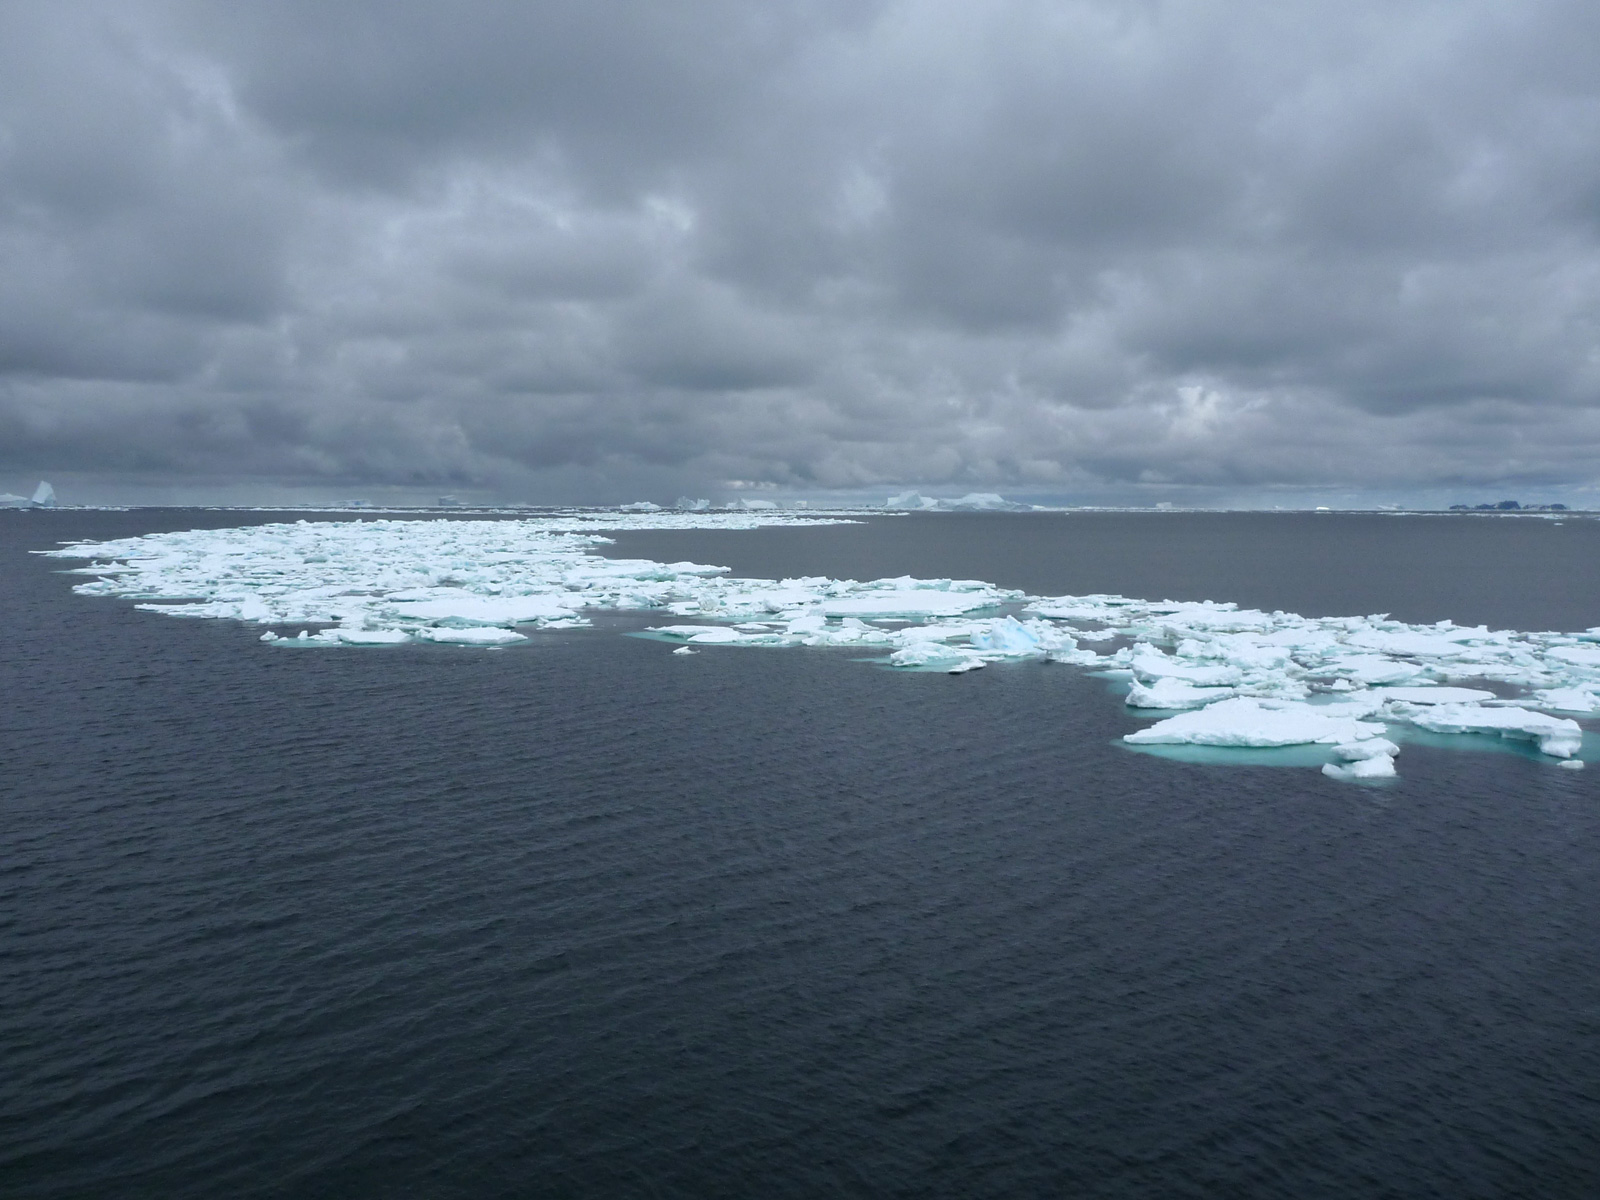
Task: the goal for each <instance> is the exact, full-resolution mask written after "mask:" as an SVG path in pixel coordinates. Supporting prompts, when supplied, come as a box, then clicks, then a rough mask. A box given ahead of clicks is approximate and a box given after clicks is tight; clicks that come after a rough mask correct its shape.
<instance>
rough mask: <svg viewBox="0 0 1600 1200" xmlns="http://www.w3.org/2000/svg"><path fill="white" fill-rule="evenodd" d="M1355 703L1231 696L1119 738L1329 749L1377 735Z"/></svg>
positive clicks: (1375, 726)
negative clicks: (1314, 744)
mask: <svg viewBox="0 0 1600 1200" xmlns="http://www.w3.org/2000/svg"><path fill="white" fill-rule="evenodd" d="M1370 711H1371V710H1370V709H1369V708H1368V707H1367V706H1365V705H1359V704H1327V705H1311V704H1307V703H1305V702H1304V701H1299V700H1256V699H1252V698H1250V697H1247V696H1235V697H1232V698H1230V699H1227V700H1218V701H1216V702H1215V703H1213V704H1209V705H1207V706H1206V707H1205V708H1202V709H1197V710H1195V711H1193V712H1186V713H1179V714H1178V715H1177V716H1175V717H1168V718H1167V719H1166V720H1164V721H1157V722H1156V723H1155V724H1154V725H1152V726H1150V727H1149V728H1148V729H1141V730H1139V731H1138V732H1137V733H1130V734H1128V735H1127V736H1126V737H1125V738H1124V739H1123V740H1124V741H1126V742H1129V743H1130V744H1132V745H1136V746H1162V745H1187V746H1238V747H1265V746H1303V745H1306V744H1308V743H1317V744H1322V745H1329V746H1335V745H1340V744H1344V743H1353V742H1359V741H1362V740H1364V739H1366V738H1375V737H1381V736H1382V734H1383V732H1384V726H1383V725H1381V724H1379V723H1378V722H1375V721H1363V720H1360V719H1358V716H1357V714H1358V713H1359V714H1360V715H1361V716H1365V715H1366V714H1367V713H1368V712H1370Z"/></svg>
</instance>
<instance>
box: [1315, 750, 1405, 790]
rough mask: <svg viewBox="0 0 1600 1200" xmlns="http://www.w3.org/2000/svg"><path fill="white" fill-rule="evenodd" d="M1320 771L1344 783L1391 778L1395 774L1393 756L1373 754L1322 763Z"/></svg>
mask: <svg viewBox="0 0 1600 1200" xmlns="http://www.w3.org/2000/svg"><path fill="white" fill-rule="evenodd" d="M1322 773H1323V774H1324V775H1326V776H1328V777H1329V778H1331V779H1340V780H1343V781H1345V782H1346V783H1360V782H1362V781H1364V780H1371V779H1392V778H1393V777H1394V774H1395V770H1394V756H1393V755H1389V754H1375V755H1373V756H1372V757H1370V758H1358V759H1356V760H1355V761H1353V762H1346V763H1323V764H1322Z"/></svg>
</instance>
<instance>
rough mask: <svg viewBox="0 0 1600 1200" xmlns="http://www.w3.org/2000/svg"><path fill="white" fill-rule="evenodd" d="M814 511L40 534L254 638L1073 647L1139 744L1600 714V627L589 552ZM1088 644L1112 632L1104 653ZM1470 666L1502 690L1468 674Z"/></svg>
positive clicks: (978, 662)
mask: <svg viewBox="0 0 1600 1200" xmlns="http://www.w3.org/2000/svg"><path fill="white" fill-rule="evenodd" d="M819 519H820V520H822V521H823V522H825V523H836V521H837V519H836V518H817V517H815V516H809V515H808V516H805V517H800V516H797V515H795V514H793V513H783V512H777V511H770V510H768V511H749V512H739V513H729V512H719V513H712V512H703V511H679V512H651V511H643V510H641V511H636V512H631V513H617V512H610V513H603V514H602V513H594V514H568V515H565V516H560V517H555V518H540V519H536V520H508V521H484V520H466V521H439V520H434V521H372V522H360V521H352V522H327V523H311V522H306V521H300V522H296V523H294V524H285V525H258V526H250V527H246V528H242V529H221V530H192V531H188V532H181V533H165V534H151V535H147V536H144V537H135V538H127V539H124V540H121V541H116V542H106V543H100V544H84V545H79V546H68V547H64V548H62V549H60V550H56V551H51V552H49V553H51V554H53V555H54V556H56V557H60V558H79V559H90V560H93V563H94V565H91V566H88V567H84V568H80V569H79V570H80V573H82V574H85V575H89V576H93V577H94V578H92V579H90V580H88V581H86V582H84V583H82V584H80V585H79V586H78V587H77V588H76V589H75V590H76V591H78V592H79V593H81V594H83V595H88V596H120V597H125V598H129V599H133V600H137V601H142V602H144V603H142V604H141V605H140V607H142V608H148V609H149V610H151V611H156V612H160V613H163V614H166V615H171V616H189V617H212V618H228V619H234V620H241V621H249V622H255V623H258V624H262V625H267V626H273V627H276V628H274V629H272V630H269V632H267V633H266V634H264V635H263V639H262V640H263V641H267V642H269V643H270V644H272V645H275V646H285V647H296V646H298V647H313V646H320V647H327V646H374V647H375V646H385V645H400V644H404V643H408V642H409V643H415V642H434V643H443V644H447V645H459V646H476V647H493V646H503V645H510V644H514V643H518V642H524V641H526V640H527V635H526V632H525V631H526V630H528V629H529V628H533V627H538V628H546V629H548V628H565V627H570V626H573V625H581V624H587V623H588V620H589V617H588V615H587V614H589V613H591V612H593V611H595V610H605V609H612V610H618V609H628V610H639V611H649V612H657V613H660V614H661V615H662V616H663V617H664V618H667V620H664V621H663V623H662V624H660V625H658V626H656V627H655V630H654V632H655V634H656V636H658V637H662V638H665V639H668V640H671V641H675V642H678V643H680V645H679V647H678V649H679V651H680V652H685V653H694V652H696V651H697V650H699V649H701V648H709V647H716V646H833V647H848V648H853V649H856V650H858V651H859V650H866V651H868V652H869V653H872V654H874V655H877V656H879V658H880V661H883V662H885V663H886V664H887V665H889V666H893V667H897V668H902V669H909V670H925V671H927V670H936V671H946V672H950V673H961V672H965V671H970V670H974V669H977V668H979V667H982V666H984V665H986V664H988V663H995V662H1003V661H1020V660H1033V661H1036V662H1054V663H1070V664H1074V665H1079V666H1085V667H1090V668H1094V669H1096V670H1098V671H1100V672H1101V673H1104V674H1107V675H1114V676H1117V677H1120V678H1123V679H1129V680H1130V687H1129V691H1128V697H1127V703H1128V706H1129V707H1130V708H1132V709H1135V710H1138V709H1171V710H1184V709H1187V710H1189V711H1185V712H1181V714H1180V715H1177V716H1172V717H1168V718H1167V719H1166V720H1162V721H1158V722H1156V723H1154V724H1152V725H1151V726H1149V727H1148V728H1145V729H1142V730H1139V731H1138V732H1136V733H1133V734H1129V735H1128V736H1127V741H1128V742H1130V743H1131V744H1133V745H1185V744H1187V745H1194V746H1211V747H1272V746H1291V745H1305V744H1311V745H1326V746H1335V747H1337V750H1336V751H1334V757H1335V758H1336V759H1337V760H1338V761H1336V762H1332V763H1329V764H1327V767H1326V768H1325V772H1326V774H1328V775H1329V776H1331V777H1334V778H1340V779H1350V780H1362V779H1373V778H1381V777H1385V776H1387V775H1388V774H1392V773H1393V769H1394V754H1395V752H1396V751H1395V747H1394V745H1393V743H1392V742H1390V741H1387V740H1384V739H1382V738H1381V737H1380V735H1381V734H1382V733H1383V732H1384V731H1385V729H1386V728H1387V727H1388V725H1390V724H1394V725H1405V724H1411V725H1415V726H1417V727H1419V728H1422V729H1428V730H1433V731H1436V732H1460V733H1489V734H1498V735H1500V736H1503V737H1513V738H1521V739H1525V740H1529V741H1532V742H1534V743H1536V744H1537V745H1538V746H1539V748H1540V749H1541V750H1543V751H1544V752H1545V753H1546V754H1549V755H1551V756H1552V757H1556V758H1563V759H1568V760H1569V761H1576V760H1575V759H1573V758H1572V756H1573V755H1575V754H1576V753H1577V752H1578V749H1579V746H1580V745H1581V738H1582V730H1581V729H1580V727H1579V726H1578V724H1577V723H1576V722H1575V721H1572V720H1570V719H1568V718H1565V717H1557V716H1552V715H1550V714H1549V713H1547V712H1541V711H1538V710H1540V709H1551V710H1556V711H1564V712H1578V713H1591V712H1596V711H1600V629H1594V630H1588V631H1585V632H1583V633H1577V634H1555V633H1514V632H1510V631H1503V630H1501V631H1491V630H1489V629H1486V628H1482V627H1479V628H1462V627H1458V626H1455V625H1452V624H1451V623H1450V622H1448V621H1446V622H1440V623H1438V624H1436V625H1421V626H1419V625H1407V624H1405V623H1403V622H1398V621H1391V620H1388V619H1387V618H1386V617H1382V616H1375V617H1337V618H1307V617H1302V616H1298V615H1296V614H1294V613H1283V612H1274V613H1266V612H1259V611H1256V610H1251V609H1239V608H1237V607H1236V606H1235V605H1232V604H1223V603H1213V602H1203V603H1193V602H1174V601H1166V600H1163V601H1150V600H1137V599H1130V598H1128V597H1125V596H1109V595H1093V596H1056V597H1028V596H1025V595H1023V594H1022V593H1020V592H1017V591H1012V590H1008V589H1005V588H1001V587H996V586H994V585H992V584H988V583H984V582H982V581H976V580H922V579H912V578H909V577H901V578H896V579H881V580H871V581H866V582H857V581H854V580H838V579H828V578H820V577H818V578H803V579H785V580H770V579H739V578H734V577H731V576H729V575H728V573H727V572H726V571H725V570H724V569H723V568H721V567H716V566H708V565H703V564H697V563H686V562H685V563H661V562H654V561H651V560H644V559H611V558H604V557H601V556H599V555H597V554H595V553H593V551H594V548H595V547H596V545H597V544H598V543H599V542H601V541H604V538H603V536H601V535H602V534H603V533H604V532H605V531H606V530H608V529H624V528H626V529H668V528H674V529H683V528H723V529H734V528H738V529H748V528H755V527H759V526H763V525H793V524H801V523H808V524H809V523H816V522H817V521H818V520H819ZM997 613H998V614H1001V615H996V614H997ZM307 625H310V626H316V627H319V628H317V629H314V630H313V629H307V628H303V627H304V626H307ZM295 626H301V627H302V628H299V629H295V628H294V627H295ZM285 627H288V628H287V629H286V628H285ZM519 627H520V628H519ZM1080 641H1081V642H1083V643H1094V644H1103V643H1111V644H1113V645H1115V646H1116V647H1117V648H1116V649H1114V650H1113V651H1112V652H1110V653H1107V654H1099V653H1097V652H1096V651H1095V650H1094V649H1091V648H1089V647H1088V646H1086V645H1082V644H1080ZM691 645H692V646H693V647H694V648H695V649H694V650H691V649H690V646H691ZM1479 680H1489V681H1493V682H1495V683H1496V684H1497V685H1498V686H1499V687H1500V688H1501V690H1502V691H1507V690H1509V691H1511V692H1514V693H1515V696H1514V697H1513V698H1512V699H1511V700H1498V699H1496V698H1495V697H1496V693H1495V692H1491V691H1489V690H1487V689H1484V688H1479V687H1464V686H1461V684H1462V683H1463V682H1466V683H1473V682H1476V681H1479ZM1334 699H1337V700H1338V703H1333V704H1328V703H1318V702H1315V701H1318V700H1321V701H1328V700H1334Z"/></svg>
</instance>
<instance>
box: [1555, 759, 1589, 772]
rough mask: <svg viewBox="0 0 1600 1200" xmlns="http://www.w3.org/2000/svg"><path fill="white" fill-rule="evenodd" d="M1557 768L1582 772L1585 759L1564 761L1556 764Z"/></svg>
mask: <svg viewBox="0 0 1600 1200" xmlns="http://www.w3.org/2000/svg"><path fill="white" fill-rule="evenodd" d="M1556 766H1558V767H1565V768H1566V769H1567V770H1569V771H1581V770H1583V759H1581V758H1568V759H1564V760H1563V761H1561V762H1558V763H1557V764H1556Z"/></svg>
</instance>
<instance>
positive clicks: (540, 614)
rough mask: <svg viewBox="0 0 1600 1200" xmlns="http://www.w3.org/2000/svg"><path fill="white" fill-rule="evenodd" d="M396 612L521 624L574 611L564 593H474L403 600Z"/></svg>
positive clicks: (480, 622)
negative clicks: (529, 594) (557, 594)
mask: <svg viewBox="0 0 1600 1200" xmlns="http://www.w3.org/2000/svg"><path fill="white" fill-rule="evenodd" d="M394 612H395V614H396V615H397V616H399V617H401V618H403V619H406V620H412V621H455V622H457V623H458V624H462V625H520V624H524V623H526V622H530V621H557V620H560V619H562V618H563V617H570V616H572V615H573V604H572V601H571V600H569V599H568V598H567V597H566V596H474V595H470V594H463V595H460V596H451V597H447V598H444V599H435V600H420V601H412V600H408V601H403V602H402V603H399V604H396V605H395V606H394Z"/></svg>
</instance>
